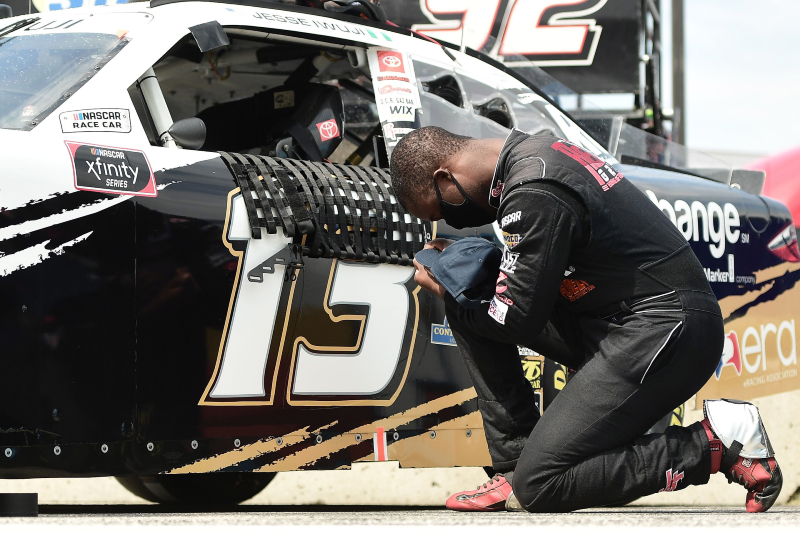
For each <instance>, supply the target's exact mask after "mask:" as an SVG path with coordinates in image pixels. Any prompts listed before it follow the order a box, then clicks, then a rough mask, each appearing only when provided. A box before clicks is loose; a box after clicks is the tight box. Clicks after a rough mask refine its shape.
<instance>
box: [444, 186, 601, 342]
mask: <svg viewBox="0 0 800 533" xmlns="http://www.w3.org/2000/svg"><path fill="white" fill-rule="evenodd" d="M558 193H561V194H558ZM564 194H565V190H561V187H553V186H550V187H547V186H545V187H537V186H536V185H535V184H526V185H522V186H520V187H519V188H517V189H514V190H513V191H511V192H510V193H509V195H508V196H507V197H506V198H504V199H503V205H502V206H501V210H502V215H501V216H500V217H499V219H500V223H501V226H502V230H503V234H504V239H505V241H506V243H507V244H506V247H505V249H504V253H503V262H502V264H501V267H500V275H499V277H498V281H497V287H496V291H497V292H496V294H495V296H494V299H493V300H492V302H491V303H489V302H484V303H482V304H481V306H480V307H478V308H476V309H467V308H465V307H462V306H461V305H459V304H458V303H457V302H456V301H455V299H454V298H453V297H452V296H451V295H450V294H445V298H444V300H445V305H446V307H447V312H448V313H454V314H456V316H457V317H458V319H459V321H461V322H462V323H463V324H464V325H465V326H467V327H469V328H471V329H472V331H474V332H475V333H476V334H478V335H481V336H483V337H488V338H491V339H495V340H497V341H499V342H503V343H506V344H519V345H523V346H528V347H531V346H532V345H533V344H534V341H535V340H536V338H537V337H538V336H539V334H540V333H541V332H542V330H543V329H544V327H545V325H546V324H547V321H548V320H549V318H550V316H551V313H552V311H553V306H554V305H555V302H556V298H558V296H559V288H560V285H561V282H562V281H563V280H564V276H565V272H566V271H567V269H568V267H569V256H570V251H571V250H572V248H573V246H576V245H578V244H579V243H581V242H582V241H583V234H584V230H583V229H582V224H581V220H582V219H583V218H584V217H582V216H581V215H582V214H585V211H584V213H578V212H576V210H575V209H574V207H573V206H575V202H574V201H572V202H567V201H565V200H564V199H563V195H564ZM580 208H581V209H584V210H585V207H583V205H582V204H580ZM586 233H588V229H587V230H586ZM509 244H510V245H511V247H509Z"/></svg>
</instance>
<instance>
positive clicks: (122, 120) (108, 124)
mask: <svg viewBox="0 0 800 533" xmlns="http://www.w3.org/2000/svg"><path fill="white" fill-rule="evenodd" d="M58 117H59V123H60V124H61V131H62V133H86V132H112V133H130V131H131V113H130V111H129V110H127V109H85V110H78V111H65V112H64V113H61V114H60V115H59V116H58Z"/></svg>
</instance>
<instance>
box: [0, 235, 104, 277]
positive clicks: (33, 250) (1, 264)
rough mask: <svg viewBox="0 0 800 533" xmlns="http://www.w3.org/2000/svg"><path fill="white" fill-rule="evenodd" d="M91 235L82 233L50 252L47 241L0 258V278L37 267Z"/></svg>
mask: <svg viewBox="0 0 800 533" xmlns="http://www.w3.org/2000/svg"><path fill="white" fill-rule="evenodd" d="M92 233H94V232H92V231H90V232H89V233H84V234H83V235H81V236H80V237H78V238H76V239H72V240H71V241H68V242H65V243H64V244H62V245H61V246H57V247H55V248H53V249H52V250H48V249H47V244H48V243H49V242H50V240H49V239H48V240H46V241H44V242H42V243H39V244H37V245H35V246H31V247H30V248H26V249H25V250H20V251H19V252H17V253H14V254H10V255H4V256H0V277H3V276H8V275H9V274H11V273H13V272H16V271H18V270H24V269H26V268H28V267H32V266H34V265H38V264H39V263H42V262H44V261H45V260H47V259H49V258H51V257H53V256H56V255H61V254H63V253H64V249H65V248H69V247H70V246H74V245H76V244H78V243H79V242H81V241H85V240H86V239H88V238H89V235H91V234H92Z"/></svg>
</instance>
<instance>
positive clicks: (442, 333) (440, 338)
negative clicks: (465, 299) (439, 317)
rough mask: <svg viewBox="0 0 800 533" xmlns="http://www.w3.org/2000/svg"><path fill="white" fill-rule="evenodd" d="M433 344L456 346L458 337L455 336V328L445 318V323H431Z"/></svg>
mask: <svg viewBox="0 0 800 533" xmlns="http://www.w3.org/2000/svg"><path fill="white" fill-rule="evenodd" d="M431 344H442V345H444V346H455V345H456V338H455V337H453V330H452V329H450V324H448V323H447V318H445V319H444V324H431Z"/></svg>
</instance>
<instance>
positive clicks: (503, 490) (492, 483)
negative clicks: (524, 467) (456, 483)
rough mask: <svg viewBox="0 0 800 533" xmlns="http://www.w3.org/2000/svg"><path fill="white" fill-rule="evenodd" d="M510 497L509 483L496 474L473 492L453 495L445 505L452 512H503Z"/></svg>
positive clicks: (467, 491)
mask: <svg viewBox="0 0 800 533" xmlns="http://www.w3.org/2000/svg"><path fill="white" fill-rule="evenodd" d="M510 495H511V483H509V482H508V480H507V479H506V478H505V476H503V475H502V474H497V475H495V476H494V477H493V478H492V479H490V480H489V481H488V482H486V483H484V484H483V485H480V486H479V487H478V488H477V489H475V490H465V491H464V492H457V493H455V494H453V495H452V496H450V497H449V498H447V502H445V505H447V508H448V509H450V510H453V511H478V512H491V511H505V510H506V500H508V498H509V496H510Z"/></svg>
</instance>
